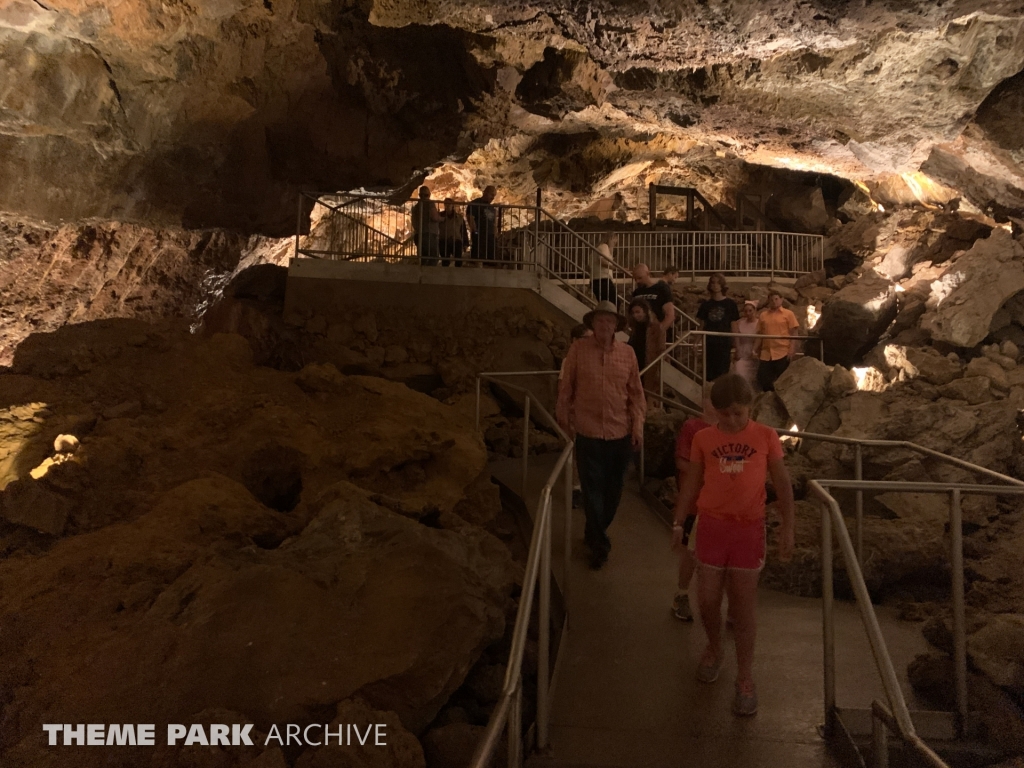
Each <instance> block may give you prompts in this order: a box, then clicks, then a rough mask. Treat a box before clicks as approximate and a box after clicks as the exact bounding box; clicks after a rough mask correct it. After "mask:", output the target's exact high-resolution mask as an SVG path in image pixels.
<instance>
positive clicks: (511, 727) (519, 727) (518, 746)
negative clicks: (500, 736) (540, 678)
mask: <svg viewBox="0 0 1024 768" xmlns="http://www.w3.org/2000/svg"><path fill="white" fill-rule="evenodd" d="M507 738H508V768H520V766H521V765H522V764H523V750H522V745H523V676H522V673H520V675H519V679H518V680H517V681H516V692H515V693H514V694H513V695H512V707H511V709H510V710H509V713H508V731H507Z"/></svg>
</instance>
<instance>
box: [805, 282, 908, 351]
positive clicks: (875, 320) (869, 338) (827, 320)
mask: <svg viewBox="0 0 1024 768" xmlns="http://www.w3.org/2000/svg"><path fill="white" fill-rule="evenodd" d="M896 309H897V308H896V289H895V287H894V285H893V283H892V282H890V281H889V280H886V279H885V278H883V277H880V276H878V275H876V274H875V273H874V272H868V273H867V274H865V275H864V276H863V277H861V278H860V279H859V280H856V281H854V282H852V283H848V284H845V285H843V287H842V288H841V289H840V290H839V291H838V292H837V293H836V294H835V295H833V296H832V297H831V298H830V299H829V300H828V301H826V302H825V306H824V308H823V309H822V315H821V319H820V320H819V321H818V325H817V328H818V333H819V335H820V336H821V337H822V339H823V342H824V344H825V352H826V355H827V356H828V358H830V361H831V362H836V363H841V364H842V365H845V366H847V367H849V366H850V365H852V364H853V363H854V361H856V360H857V359H858V358H859V357H860V356H861V355H863V354H864V353H865V352H867V351H868V350H869V349H871V347H873V346H874V345H875V344H876V343H877V342H878V339H879V337H880V336H881V335H882V333H884V332H885V329H886V328H888V327H889V323H891V322H892V320H893V318H895V317H896Z"/></svg>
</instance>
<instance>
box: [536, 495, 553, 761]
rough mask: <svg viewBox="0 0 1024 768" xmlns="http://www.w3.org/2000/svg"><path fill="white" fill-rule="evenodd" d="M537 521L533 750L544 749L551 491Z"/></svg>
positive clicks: (547, 667) (549, 590) (546, 706)
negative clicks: (535, 715)
mask: <svg viewBox="0 0 1024 768" xmlns="http://www.w3.org/2000/svg"><path fill="white" fill-rule="evenodd" d="M543 496H544V498H543V499H542V500H541V504H542V508H541V509H540V510H538V512H539V514H538V517H537V522H538V523H542V524H543V525H544V530H543V532H542V533H541V545H540V583H539V585H538V586H539V587H540V600H539V604H538V613H537V620H538V623H539V625H540V626H538V627H537V750H538V751H543V750H545V749H547V746H548V721H549V719H550V711H549V709H550V708H549V698H548V694H549V684H550V680H549V675H550V673H551V663H550V659H551V489H550V488H549V489H548V492H547V493H545V494H543Z"/></svg>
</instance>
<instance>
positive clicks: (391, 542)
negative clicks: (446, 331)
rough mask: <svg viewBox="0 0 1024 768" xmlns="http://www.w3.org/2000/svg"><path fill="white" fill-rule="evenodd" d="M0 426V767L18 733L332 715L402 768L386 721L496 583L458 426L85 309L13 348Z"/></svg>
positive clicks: (16, 760) (494, 510) (432, 411)
mask: <svg viewBox="0 0 1024 768" xmlns="http://www.w3.org/2000/svg"><path fill="white" fill-rule="evenodd" d="M26 402H30V403H34V404H35V405H33V406H31V407H26V406H25V405H23V404H24V403H26ZM0 424H3V425H8V426H6V427H4V429H3V430H0V440H2V452H3V457H4V460H3V463H2V465H0V466H2V467H3V469H4V472H5V474H4V477H3V478H2V479H0V487H2V490H0V552H2V558H0V617H2V618H0V621H2V623H3V624H4V625H5V626H7V627H13V626H15V625H17V627H18V630H17V631H16V632H5V633H4V635H3V637H2V638H0V646H2V652H0V659H2V661H0V678H2V679H3V680H5V681H7V683H6V684H5V691H6V693H5V696H4V698H3V701H2V706H3V709H4V717H3V723H2V725H0V762H3V763H4V764H5V765H8V764H11V765H26V766H27V765H38V764H40V762H39V761H41V760H43V759H44V755H43V752H42V751H41V750H45V749H46V748H45V747H43V746H41V745H42V742H41V740H40V739H39V737H38V723H39V722H42V720H41V718H44V719H45V718H51V717H56V718H57V719H58V720H60V721H61V722H63V721H67V722H129V721H131V722H157V723H166V722H186V723H188V722H207V721H209V722H244V721H248V722H253V723H255V724H256V725H257V727H258V729H259V730H261V731H264V732H265V731H266V729H267V728H268V727H269V725H270V724H271V723H275V722H276V723H284V722H327V721H330V720H331V719H332V718H333V717H335V713H337V716H338V717H345V716H347V715H345V713H346V712H350V710H351V709H352V708H353V707H355V708H356V709H359V708H360V707H362V708H364V709H363V710H360V711H364V716H365V717H371V716H372V717H376V718H383V719H385V720H386V719H389V718H390V721H391V722H393V723H394V724H395V744H396V746H395V747H394V749H398V750H399V752H396V753H394V754H391V755H390V757H389V760H391V762H388V763H387V764H388V765H402V766H417V765H422V764H423V763H422V760H423V758H422V753H421V752H420V751H419V744H418V743H417V742H416V741H415V739H414V738H413V736H411V735H409V734H407V733H405V731H406V730H408V731H411V732H412V733H414V734H419V733H422V732H423V730H424V729H425V728H426V726H427V725H428V724H429V723H431V722H432V721H433V720H434V719H435V717H436V716H437V714H438V712H440V711H441V709H442V707H444V705H445V704H446V702H447V701H448V699H449V697H450V696H451V695H452V694H453V693H454V692H455V691H456V690H458V689H459V688H460V686H462V684H463V682H464V681H465V680H466V677H467V675H468V674H469V672H470V670H471V669H473V668H474V664H475V663H476V661H477V660H478V659H479V658H481V654H483V653H484V651H485V649H487V648H488V646H490V645H491V644H493V643H494V642H495V641H499V640H500V639H501V638H502V635H503V633H504V629H505V625H506V616H507V615H508V598H509V596H510V592H511V590H512V586H513V578H514V574H515V569H514V566H513V562H512V558H511V554H510V552H509V550H508V548H507V547H506V546H505V544H503V543H502V541H501V540H500V539H499V538H497V537H496V536H495V535H494V534H493V533H490V532H488V528H490V527H493V524H494V521H495V517H496V515H497V514H498V513H499V509H500V504H499V501H498V492H497V488H496V487H495V486H493V485H492V484H491V483H490V482H489V480H488V478H487V475H486V474H485V472H484V471H485V468H486V460H487V453H486V451H485V448H484V445H483V442H482V440H481V439H480V437H479V436H478V435H477V434H475V433H474V428H473V423H472V414H471V413H470V412H463V411H460V410H458V409H457V408H454V407H451V406H447V405H443V404H441V403H439V402H438V401H437V400H434V399H432V398H429V397H427V396H426V395H422V394H419V393H417V392H414V391H412V390H410V389H409V388H407V387H405V386H403V385H401V384H396V383H392V382H389V381H386V380H384V379H382V378H368V377H359V376H345V375H343V374H341V373H339V372H338V371H337V370H336V369H335V368H334V367H333V366H330V365H310V366H306V367H305V368H303V369H302V370H300V371H298V372H283V371H278V370H273V369H270V368H266V367H256V366H254V365H253V363H252V353H251V350H250V348H249V345H248V344H247V343H246V341H245V340H244V339H242V338H241V337H239V336H235V335H230V334H217V335H214V336H212V337H210V338H208V339H204V338H200V337H196V336H193V335H190V334H189V333H188V330H187V327H185V326H184V325H183V324H181V323H178V324H173V323H172V324H167V323H164V324H157V325H152V324H144V323H141V322H138V321H133V320H106V321H99V322H93V323H84V324H79V325H74V326H68V327H66V328H64V329H62V330H61V331H59V332H57V333H54V334H37V335H34V336H31V337H30V338H29V339H28V340H27V341H26V342H25V343H23V344H22V345H21V347H20V348H19V350H18V352H17V355H16V358H15V361H14V372H13V373H8V374H5V375H3V376H0ZM60 435H65V436H68V435H71V436H73V437H74V438H76V439H75V440H72V439H70V438H69V437H62V438H61V439H60V440H59V441H55V438H57V437H58V436H60ZM57 449H59V450H57ZM55 451H56V452H55ZM100 552H104V553H110V554H109V556H107V555H104V556H102V557H100V558H99V559H97V556H96V555H97V553H100ZM68 573H73V574H74V578H73V579H71V580H70V581H69V580H68V578H67V574H68ZM513 609H514V604H513ZM84 647H87V648H89V659H90V662H89V663H88V664H81V663H80V662H81V659H82V656H81V649H82V648H84ZM126 658H130V659H132V663H131V664H129V665H126V664H125V663H124V660H125V659H126ZM487 663H488V664H493V663H495V661H494V658H493V657H491V656H488V661H487ZM367 707H368V709H366V708H367ZM211 712H220V713H225V712H226V713H228V715H229V716H230V717H229V719H228V720H223V719H220V720H218V719H213V720H205V719H203V718H206V717H210V715H209V713H211ZM388 712H390V713H392V714H390V715H389V714H387V713H388ZM204 713H205V714H204ZM228 715H225V716H228ZM196 718H200V719H196ZM47 721H48V720H47ZM381 721H383V720H374V722H381ZM345 722H349V721H348V720H346V721H345ZM158 732H159V728H158ZM403 734H405V735H404V736H403ZM406 738H408V739H411V741H404V742H403V741H402V740H403V739H406ZM403 744H404V745H405V746H402V745H403ZM403 750H404V751H403ZM257 752H258V751H257ZM257 752H249V753H246V752H244V751H243V752H242V753H239V754H236V755H234V756H233V757H230V758H228V757H225V758H224V760H225V763H224V764H230V765H235V764H237V765H240V766H241V765H249V762H247V761H251V760H254V759H256V757H257ZM168 753H171V754H168ZM154 755H155V756H154ZM108 757H110V756H109V755H107V753H106V752H105V751H104V750H103V749H96V750H77V751H73V753H72V751H69V752H68V754H67V755H65V756H62V757H61V760H64V762H62V764H66V765H82V766H99V765H101V764H106V763H105V762H104V761H105V760H107V758H108ZM150 757H152V760H153V761H154V762H152V765H154V766H155V765H158V764H159V765H163V764H167V763H166V762H161V761H168V760H182V759H185V758H183V757H181V756H178V757H175V756H174V753H173V751H172V750H158V751H157V753H152V752H149V751H146V752H145V755H144V756H140V757H139V759H140V760H143V759H144V760H146V761H147V762H145V763H144V764H146V765H149V764H150V762H148V761H149V759H150ZM65 758H66V760H65ZM294 758H295V755H291V756H290V757H289V759H294ZM46 759H49V758H46ZM229 759H230V760H233V761H234V762H227V761H228V760H229ZM260 759H261V760H270V757H266V758H262V757H261V758H260ZM275 759H277V758H275ZM300 760H302V761H305V762H303V763H302V764H304V765H305V764H309V765H320V764H323V763H322V762H320V761H323V760H328V755H326V754H325V755H322V756H320V755H317V754H314V753H313V752H310V753H309V754H306V755H303V756H302V757H301V758H300ZM139 764H143V763H139ZM257 764H259V765H267V764H272V763H269V762H260V763H257ZM273 764H277V763H273ZM281 764H282V765H283V764H284V763H281Z"/></svg>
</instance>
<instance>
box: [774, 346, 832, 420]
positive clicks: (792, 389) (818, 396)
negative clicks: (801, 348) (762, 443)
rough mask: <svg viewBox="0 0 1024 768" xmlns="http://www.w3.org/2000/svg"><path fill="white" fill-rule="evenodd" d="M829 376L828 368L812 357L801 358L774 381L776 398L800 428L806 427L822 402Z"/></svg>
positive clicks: (830, 373)
mask: <svg viewBox="0 0 1024 768" xmlns="http://www.w3.org/2000/svg"><path fill="white" fill-rule="evenodd" d="M831 375H832V372H831V371H829V369H828V366H826V365H825V364H824V363H823V362H821V361H820V360H818V359H817V358H816V357H801V358H799V359H798V360H795V361H794V362H793V363H791V364H790V366H789V367H788V368H787V369H786V370H785V372H784V373H783V374H782V375H781V376H780V377H779V378H778V380H777V381H776V382H775V394H776V396H777V397H778V398H779V400H781V401H782V404H783V406H785V408H786V413H788V414H789V417H790V419H791V420H792V423H793V424H796V425H797V426H798V427H799V428H800V429H804V428H806V427H807V424H808V423H809V422H810V420H811V417H813V416H814V414H815V413H817V411H818V408H820V407H821V404H822V403H823V402H824V401H825V396H826V394H827V392H828V387H829V379H830V376H831Z"/></svg>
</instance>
